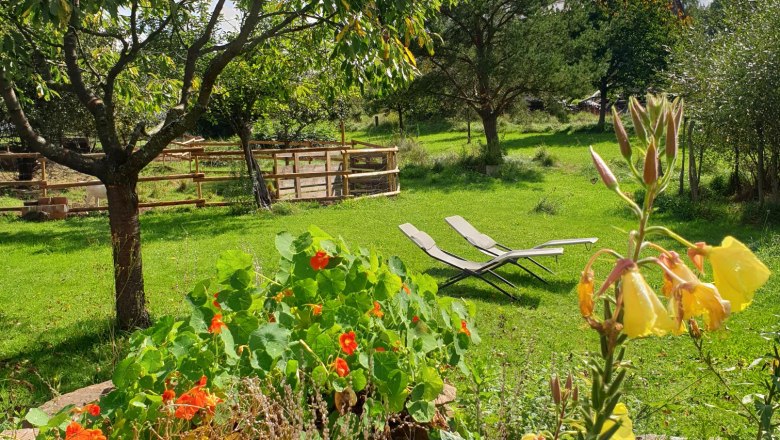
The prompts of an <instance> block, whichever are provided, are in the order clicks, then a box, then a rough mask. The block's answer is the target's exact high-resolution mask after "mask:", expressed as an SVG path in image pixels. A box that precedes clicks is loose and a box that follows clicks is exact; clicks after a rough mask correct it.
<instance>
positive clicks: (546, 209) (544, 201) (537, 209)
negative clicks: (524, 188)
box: [531, 197, 561, 215]
mask: <svg viewBox="0 0 780 440" xmlns="http://www.w3.org/2000/svg"><path fill="white" fill-rule="evenodd" d="M560 205H561V202H560V201H559V200H554V199H552V198H550V197H542V198H541V199H539V202H538V203H537V204H536V205H535V206H534V207H533V208H532V209H531V212H533V213H535V214H546V215H556V214H558V208H559V207H560Z"/></svg>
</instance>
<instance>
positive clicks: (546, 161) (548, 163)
mask: <svg viewBox="0 0 780 440" xmlns="http://www.w3.org/2000/svg"><path fill="white" fill-rule="evenodd" d="M533 161H534V162H536V163H538V164H539V165H541V166H543V167H548V168H549V167H553V166H555V164H556V163H558V159H557V158H556V157H555V156H553V155H552V154H551V153H550V152H549V151H547V148H545V147H541V148H539V149H538V150H536V154H534V158H533Z"/></svg>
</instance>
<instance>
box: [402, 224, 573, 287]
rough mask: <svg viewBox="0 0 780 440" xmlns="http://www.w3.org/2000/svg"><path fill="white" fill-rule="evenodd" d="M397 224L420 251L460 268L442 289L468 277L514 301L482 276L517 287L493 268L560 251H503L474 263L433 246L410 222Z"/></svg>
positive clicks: (561, 249) (429, 239)
mask: <svg viewBox="0 0 780 440" xmlns="http://www.w3.org/2000/svg"><path fill="white" fill-rule="evenodd" d="M398 227H399V228H400V229H401V231H402V232H403V233H404V234H406V236H407V237H409V239H411V240H412V241H413V242H414V243H415V244H416V245H417V246H419V247H420V249H422V250H423V252H425V253H426V254H428V255H429V256H430V257H431V258H433V259H435V260H438V261H440V262H442V263H444V264H447V265H450V266H452V267H454V268H455V269H458V270H459V271H460V273H458V274H457V275H455V276H452V277H450V278H449V279H447V280H446V281H445V282H443V283H441V284H440V285H439V287H440V288H442V289H443V288H445V287H447V286H450V285H452V284H455V283H457V282H458V281H461V280H464V279H466V278H468V277H476V278H479V279H480V280H482V281H484V282H486V283H488V284H490V285H491V286H492V287H494V288H495V289H497V290H498V291H499V292H501V293H503V294H504V295H506V296H508V297H510V298H512V299H514V300H516V299H517V298H516V297H515V296H514V295H512V294H511V293H509V292H507V291H506V290H504V289H502V288H501V287H500V286H498V285H497V284H496V283H494V282H493V281H491V280H490V279H488V278H486V277H485V275H487V274H491V275H493V276H495V277H496V278H498V279H499V280H500V281H503V282H504V283H506V284H508V285H510V286H512V287H513V288H515V289H516V288H517V286H515V285H514V284H512V283H511V282H509V280H507V279H506V278H504V277H502V276H501V275H499V274H497V273H496V272H495V271H494V270H495V269H497V268H499V267H501V266H503V265H505V264H507V263H512V262H513V261H514V260H517V259H519V258H531V257H540V256H557V255H561V254H563V248H551V247H548V248H544V249H528V250H518V251H511V252H504V253H503V254H502V255H499V256H496V257H494V258H493V259H492V260H490V261H486V262H484V263H477V262H475V261H471V260H466V259H464V258H461V257H459V256H457V255H455V254H452V253H450V252H447V251H445V250H442V249H441V248H439V247H438V246H436V242H435V241H434V240H433V238H431V236H430V235H428V234H426V233H425V232H423V231H420V230H419V229H417V228H415V227H414V225H412V224H411V223H404V224H403V225H399V226H398Z"/></svg>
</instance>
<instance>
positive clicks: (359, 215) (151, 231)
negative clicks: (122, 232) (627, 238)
mask: <svg viewBox="0 0 780 440" xmlns="http://www.w3.org/2000/svg"><path fill="white" fill-rule="evenodd" d="M455 137H457V138H456V139H452V138H455ZM355 138H360V137H359V136H355ZM612 139H613V137H612V135H610V134H592V133H587V132H575V133H559V132H549V133H518V132H511V133H506V134H505V135H504V145H506V147H507V151H508V153H509V159H510V160H509V161H508V163H509V164H514V165H507V166H505V167H506V168H505V169H504V171H505V174H503V175H502V174H498V175H496V177H486V176H484V175H483V174H481V173H479V172H478V170H474V169H471V168H469V164H468V161H467V159H463V158H464V157H465V156H466V155H461V154H460V153H459V151H461V148H462V146H461V145H462V144H461V143H460V142H461V140H462V141H463V142H465V136H464V133H463V132H461V131H457V132H441V133H434V132H431V133H430V134H427V135H425V136H420V137H419V138H417V141H418V142H419V143H420V144H421V145H422V146H423V147H424V148H425V149H426V150H428V153H429V159H430V162H428V163H423V164H419V165H407V166H406V167H405V168H404V169H403V171H402V175H401V185H402V193H401V195H400V196H398V197H395V198H380V199H365V200H354V201H348V202H345V203H340V204H335V205H330V206H319V205H283V206H282V207H281V208H275V209H274V211H272V212H263V213H249V214H244V215H231V214H230V213H229V211H228V210H227V209H221V208H213V209H195V208H187V209H173V210H161V211H152V212H147V213H144V214H143V215H142V217H141V226H142V235H143V256H144V273H145V280H146V289H147V295H148V303H149V308H150V309H151V312H152V315H153V316H154V317H155V318H160V317H162V316H164V315H168V314H171V315H173V316H177V317H180V316H182V315H183V314H184V313H185V311H186V306H185V302H184V296H185V294H186V293H187V292H189V291H190V290H191V289H192V288H193V286H194V285H195V283H196V281H198V280H200V279H202V278H204V277H207V276H209V275H210V274H211V272H210V271H211V268H212V267H214V264H215V262H216V259H217V256H218V255H219V254H220V253H222V252H223V251H226V250H240V251H243V252H247V253H249V254H250V255H252V256H253V258H254V262H255V265H256V269H257V270H259V271H261V272H263V273H271V272H272V271H274V270H275V269H277V268H278V265H279V260H278V257H277V256H276V252H275V251H274V237H275V235H276V234H277V233H278V232H280V231H284V230H286V231H290V232H291V233H293V234H300V233H302V232H304V231H305V230H307V228H308V227H309V226H310V225H317V226H318V227H320V228H322V229H324V230H327V231H329V232H330V233H331V234H333V235H334V236H337V237H343V239H344V240H346V241H347V242H349V243H354V244H355V245H357V246H362V247H366V248H368V249H371V248H373V249H377V250H378V251H380V252H381V253H382V254H384V255H387V256H392V255H396V256H399V257H401V259H402V260H403V261H404V263H405V264H406V266H407V267H409V268H410V269H412V270H415V271H419V272H423V273H426V274H428V275H431V276H433V277H434V278H435V279H436V280H437V281H439V282H441V281H443V280H445V279H446V278H447V277H449V276H451V275H453V274H454V273H455V272H454V271H453V270H451V269H450V268H448V267H446V266H443V265H441V264H438V263H436V262H435V261H433V260H431V259H430V258H429V257H428V256H427V255H425V254H424V253H423V252H422V251H420V249H419V248H418V247H417V246H416V245H415V244H414V243H412V242H411V241H409V240H408V239H407V238H406V237H405V236H404V235H403V234H401V232H400V231H399V230H398V229H397V225H399V224H402V223H406V222H410V223H412V224H414V225H415V226H417V227H418V228H419V229H421V230H424V231H426V232H428V233H429V234H430V235H431V236H432V237H433V238H434V239H435V240H436V242H437V243H438V244H439V246H440V247H442V248H443V249H446V250H448V251H451V252H453V253H454V254H457V255H460V256H462V257H465V258H469V259H472V260H475V261H485V260H486V257H484V256H483V255H482V254H480V253H479V252H477V251H476V250H475V249H474V248H472V247H470V246H469V244H468V243H467V242H466V241H465V240H463V239H462V238H461V237H460V236H459V235H457V233H455V232H454V231H453V230H452V229H451V228H450V227H449V226H448V225H447V224H446V223H445V222H444V217H446V216H449V215H456V214H458V215H462V216H463V217H465V218H466V219H467V220H469V221H470V222H471V223H472V224H474V226H475V227H477V228H478V229H479V230H481V231H483V232H485V233H486V234H488V235H490V236H491V237H493V238H496V239H498V240H499V241H501V242H504V243H505V244H507V245H509V246H512V247H516V248H526V247H531V246H535V245H537V244H540V243H543V242H545V241H547V240H550V239H561V238H574V237H590V236H594V237H599V243H598V244H597V245H598V246H599V247H611V248H615V249H618V250H621V249H624V248H625V243H624V241H623V240H624V238H623V237H624V235H623V234H622V233H621V232H620V231H619V230H617V229H627V228H629V227H631V225H632V224H633V223H632V221H631V218H630V217H629V215H628V213H627V212H626V211H625V210H623V209H622V208H621V204H620V201H619V200H617V199H616V198H614V197H612V196H611V194H609V192H608V190H606V189H604V188H603V186H602V185H601V183H600V182H599V181H598V178H597V174H596V171H595V169H594V168H593V166H592V165H591V163H590V158H589V156H588V153H587V147H588V146H589V145H593V146H594V148H595V149H596V150H597V151H599V153H601V154H602V156H603V157H604V158H605V160H607V161H610V160H612V159H615V158H617V157H618V154H619V153H618V148H617V145H616V144H615V143H614V142H613V141H612ZM477 141H478V139H477V138H476V136H475V139H474V142H477ZM445 146H448V147H446V148H445ZM541 147H544V151H545V156H546V155H549V156H551V157H554V159H555V161H554V163H553V164H551V166H544V164H542V163H539V161H534V160H533V158H534V157H535V156H537V155H538V151H539V149H540V148H541ZM511 167H515V168H511ZM616 173H617V174H618V178H620V174H621V171H620V170H616ZM623 189H624V190H625V191H626V192H627V193H629V194H634V192H635V190H636V189H637V188H635V187H632V186H630V185H626V186H625V187H624V188H623ZM670 192H672V193H674V192H675V191H674V190H672V191H670ZM669 203H670V204H673V203H674V202H672V201H670V202H669ZM547 205H552V206H553V207H552V208H550V207H549V206H547ZM679 205H680V206H676V207H675V206H673V205H667V204H660V205H659V211H660V212H659V214H658V217H659V218H658V221H659V222H661V221H662V222H663V223H664V224H667V225H669V226H671V227H672V228H673V229H675V230H677V231H678V232H680V233H681V234H682V235H684V236H686V237H689V238H691V239H693V240H695V241H707V242H710V243H717V242H719V240H720V239H721V238H722V237H723V236H725V235H734V236H735V237H737V238H738V239H740V240H741V241H743V242H745V243H746V244H748V245H749V246H751V247H753V248H754V249H755V250H756V251H757V254H758V255H759V257H760V258H762V259H763V260H764V261H765V262H766V264H767V266H769V267H770V269H772V270H773V271H775V272H776V271H778V269H780V253H778V251H777V249H778V243H780V231H778V229H777V228H776V227H774V226H772V224H771V223H766V222H757V223H756V222H751V223H745V222H743V221H742V218H741V216H740V215H732V214H731V213H732V212H733V211H735V210H741V209H742V208H736V207H733V206H731V205H730V204H728V203H725V204H720V205H718V207H716V208H713V211H714V212H713V213H711V214H712V215H709V214H707V215H705V213H703V212H699V211H696V210H693V209H694V208H692V207H686V206H685V205H684V204H683V203H682V202H679ZM691 210H693V211H691ZM721 211H722V212H721ZM691 212H692V213H691ZM612 225H614V228H613V227H612ZM662 244H664V245H668V246H670V247H671V248H673V249H677V250H678V251H680V252H682V251H683V250H682V249H678V248H677V247H676V246H675V245H674V244H673V243H671V242H668V243H662ZM0 253H2V255H3V258H2V260H1V261H2V263H0V265H1V266H2V267H0V301H1V303H2V304H3V306H2V308H0V329H2V331H3V338H2V339H0V409H2V410H3V412H4V414H5V416H4V417H5V419H6V420H8V419H9V418H10V417H13V416H14V415H18V414H19V413H20V412H21V411H22V410H23V408H24V407H28V406H30V405H37V404H40V403H42V402H44V401H46V400H47V399H49V398H50V397H51V396H52V395H53V394H55V393H61V392H67V391H71V390H73V389H75V388H78V387H80V386H84V385H87V384H91V383H95V382H97V381H101V380H106V379H108V378H110V377H111V373H112V371H113V368H114V366H115V364H116V362H118V361H119V360H120V359H121V358H122V356H123V355H124V354H125V351H126V347H127V342H126V341H127V338H126V335H122V334H115V333H114V332H113V331H112V330H111V326H110V319H111V315H112V307H113V290H112V265H111V255H110V248H109V235H108V220H107V217H106V216H105V215H92V216H86V217H82V218H72V219H69V220H66V221H62V222H47V223H26V222H22V221H20V220H16V219H14V218H12V217H5V218H3V219H1V220H0ZM590 255H591V252H590V251H588V250H587V249H585V248H584V247H569V248H567V249H566V251H565V254H564V255H563V256H561V257H559V259H558V261H557V262H556V261H555V260H553V259H548V260H545V261H543V262H542V263H543V264H545V265H547V266H548V267H550V268H551V269H552V270H553V271H554V272H555V273H554V274H548V273H544V272H542V271H541V270H538V269H536V272H537V273H539V275H541V276H543V277H544V278H545V279H546V280H547V282H548V283H547V284H544V283H541V282H540V281H538V280H536V279H535V278H533V277H531V276H530V275H528V274H527V273H525V272H524V271H522V270H521V269H519V268H516V267H504V268H502V269H501V270H500V272H501V273H502V274H503V275H505V276H506V277H507V278H508V279H509V280H510V281H512V282H513V283H515V284H516V285H517V286H518V290H517V291H516V294H517V295H518V297H519V300H518V301H514V302H513V301H510V300H508V299H507V298H506V297H505V296H503V295H501V294H500V293H498V292H497V291H495V290H494V289H492V288H491V287H490V286H488V285H487V284H485V283H482V282H481V281H479V280H473V279H472V280H467V281H464V282H461V283H459V284H457V285H455V286H451V287H448V288H446V289H444V290H443V291H441V292H440V294H441V295H445V296H452V297H457V298H465V299H467V300H470V301H472V302H473V303H474V304H475V305H476V310H477V315H476V318H475V325H476V327H477V328H478V329H479V332H480V335H481V337H482V340H483V343H482V344H480V345H479V346H475V347H474V349H473V350H472V353H471V354H470V357H469V360H468V361H467V362H468V363H470V364H471V365H472V367H473V368H477V369H481V370H480V371H482V373H481V375H480V377H481V379H480V380H479V382H478V383H477V382H475V381H474V379H473V378H470V377H468V376H466V375H464V374H462V373H457V374H453V375H452V380H453V381H454V382H455V385H456V386H457V387H458V390H459V395H460V396H461V398H462V400H461V401H460V403H459V404H458V405H457V407H456V410H457V411H458V412H459V413H462V414H463V415H464V417H465V418H466V419H467V420H472V421H474V423H476V420H480V421H481V422H482V423H485V426H486V431H487V432H488V433H493V434H495V433H497V432H499V431H502V430H503V431H504V432H513V433H521V432H530V431H538V430H540V429H541V428H544V427H545V424H546V423H548V422H549V420H548V417H549V416H548V415H547V411H546V405H547V404H548V403H549V397H547V395H548V391H547V389H548V386H547V381H548V379H549V375H550V374H551V373H552V372H558V373H560V374H565V373H567V372H572V373H574V374H575V376H577V375H578V376H580V377H581V375H582V371H584V370H583V366H582V357H583V354H584V353H585V352H586V351H587V350H595V349H597V345H596V344H597V341H596V338H595V337H594V335H592V333H593V332H591V331H588V330H587V329H586V328H585V323H584V322H583V321H582V319H581V317H580V315H579V311H578V307H577V298H576V283H577V280H578V279H579V276H580V271H581V270H582V268H583V266H584V265H585V262H586V261H587V259H588V257H589V256H590ZM595 270H596V276H597V277H602V278H603V277H604V276H606V273H605V272H606V271H607V270H608V267H607V265H603V266H601V265H597V266H596V267H595ZM649 281H650V282H651V283H652V284H653V285H654V287H656V288H660V286H661V277H660V275H659V276H657V277H655V278H651V279H650V280H649ZM777 292H778V281H777V279H776V277H772V278H770V281H769V283H768V284H767V286H766V287H764V288H763V289H762V290H761V291H759V292H758V294H757V296H756V300H755V302H754V304H753V305H752V306H751V307H750V308H748V309H747V310H746V311H744V312H742V313H739V314H736V315H734V316H732V317H731V318H730V319H729V321H728V322H727V327H728V328H727V329H726V330H725V331H721V332H717V333H711V334H708V335H707V336H706V341H705V349H706V350H708V351H711V353H712V355H713V358H714V359H715V362H716V364H717V366H718V367H719V368H722V369H723V371H724V373H723V374H724V377H725V379H726V380H727V381H728V382H729V383H730V384H732V385H731V387H730V388H729V389H726V388H724V387H723V385H722V384H720V383H719V382H718V380H717V379H716V378H715V377H713V376H712V375H711V374H710V373H707V372H706V371H705V370H704V369H703V368H702V365H701V364H700V363H698V360H697V359H696V357H697V354H696V350H695V348H694V346H693V344H692V343H691V341H690V340H689V339H688V338H686V337H677V338H671V337H669V338H652V339H646V340H639V341H633V342H631V343H630V344H629V345H628V353H627V358H628V359H631V360H632V363H633V365H634V369H632V370H631V373H630V374H629V377H628V379H627V389H626V391H627V395H626V402H627V405H628V407H629V410H630V412H631V415H632V418H633V419H634V422H635V428H636V429H635V430H636V432H638V433H640V432H644V433H664V434H669V435H677V436H685V437H688V438H697V439H698V438H713V437H720V438H724V439H726V438H729V439H744V438H750V437H754V436H755V435H754V434H751V432H752V431H751V429H752V428H751V427H750V426H748V424H747V422H746V421H745V419H743V418H741V417H740V416H738V415H736V413H735V412H736V411H738V410H739V404H738V402H739V401H740V400H741V398H742V396H744V395H746V394H749V393H752V392H757V391H758V390H759V389H758V388H757V387H756V386H753V385H746V384H750V383H755V382H756V381H758V380H759V379H761V378H763V377H764V376H763V374H765V373H762V371H761V369H760V368H757V367H752V368H751V367H750V365H751V362H752V361H753V359H755V358H757V357H759V356H761V355H763V354H764V353H765V352H767V351H768V349H769V348H770V343H769V342H768V341H766V340H765V339H763V338H762V336H761V332H763V331H769V330H776V327H777V322H778V315H780V301H778V296H777ZM477 401H478V403H479V405H478V406H479V408H480V409H481V414H479V416H477V414H475V408H476V407H477V405H476V403H477ZM0 417H3V416H0Z"/></svg>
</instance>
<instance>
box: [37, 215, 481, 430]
mask: <svg viewBox="0 0 780 440" xmlns="http://www.w3.org/2000/svg"><path fill="white" fill-rule="evenodd" d="M276 247H277V249H278V251H279V253H280V254H281V262H280V264H279V269H278V271H277V272H276V273H275V274H274V275H273V276H272V277H266V276H263V275H261V274H258V273H256V272H255V271H254V269H253V262H252V258H251V257H250V256H249V255H246V254H243V253H241V252H235V251H233V252H227V253H225V254H223V255H222V256H221V257H220V259H219V260H218V261H217V271H216V276H214V277H212V278H210V279H207V280H204V281H201V282H199V283H198V284H196V285H195V288H194V289H193V290H192V292H190V293H189V294H188V295H187V301H188V303H189V304H190V306H191V314H190V316H189V317H188V318H186V319H183V320H176V319H174V318H173V317H170V316H168V317H163V318H161V319H160V320H159V321H158V322H157V323H156V324H155V325H154V326H152V327H151V328H149V329H146V330H143V331H139V332H136V333H135V334H133V335H132V336H131V338H130V350H129V354H128V356H127V357H126V358H125V359H124V360H122V361H121V362H119V364H118V365H117V366H116V369H115V371H114V375H113V382H114V384H115V385H116V390H114V391H112V392H111V393H110V394H108V395H106V396H105V397H103V398H102V399H101V401H100V402H99V405H100V407H101V408H102V413H101V414H100V416H99V417H97V416H88V415H83V414H82V415H81V416H79V417H82V419H81V420H82V421H85V422H87V423H85V425H86V424H90V425H93V426H94V427H96V428H101V427H102V428H104V429H105V430H106V431H107V434H108V436H109V437H111V438H137V437H138V436H139V433H142V435H141V437H146V436H151V432H152V430H154V432H166V433H173V434H174V435H177V434H178V433H185V432H191V433H199V432H201V430H204V429H217V428H219V427H224V425H225V424H226V423H228V421H231V420H233V421H234V423H235V425H234V426H232V429H233V432H241V431H242V430H244V429H250V427H251V426H252V425H254V424H257V423H260V424H262V423H269V422H271V420H268V419H267V417H270V415H268V414H267V413H264V412H262V411H260V412H257V413H252V414H253V416H252V417H254V419H238V418H236V417H235V414H233V413H232V412H235V411H239V409H237V408H240V407H241V405H240V404H238V403H237V402H240V401H241V398H242V395H243V394H245V393H243V391H241V390H245V389H246V386H247V382H246V380H247V378H253V377H257V378H259V379H261V380H262V381H264V382H263V383H265V384H266V385H265V386H266V387H269V389H267V390H263V391H262V392H261V393H260V394H264V395H274V394H277V395H287V396H297V397H294V400H295V401H296V402H298V406H299V408H300V411H301V414H302V416H301V417H304V419H305V420H314V421H315V422H316V423H317V426H318V428H320V429H326V430H330V431H331V432H332V431H334V430H338V429H340V428H339V427H340V426H342V425H341V424H342V423H343V420H344V419H343V418H342V417H340V415H342V414H347V413H350V414H352V415H354V416H355V417H358V418H360V419H361V420H368V421H369V422H370V424H371V425H372V426H374V427H375V428H377V429H378V431H379V432H382V431H383V430H384V429H385V427H386V426H388V428H389V429H392V428H393V426H392V423H390V424H388V423H389V422H388V421H389V420H391V418H392V420H402V421H404V423H405V424H408V423H413V424H423V425H424V426H426V427H427V428H428V429H430V427H431V426H432V425H429V423H430V422H431V421H433V419H434V417H435V416H437V408H436V406H435V405H434V400H435V399H436V398H437V397H438V396H439V395H440V393H441V392H442V389H443V386H444V382H443V379H442V376H441V372H442V371H443V370H444V369H445V368H448V367H455V366H457V367H460V368H461V369H462V370H464V371H465V364H464V355H465V354H466V352H467V350H468V349H469V347H470V346H471V344H473V343H477V342H479V335H478V334H477V331H476V329H475V328H474V324H473V321H472V319H471V317H472V316H474V310H473V306H472V305H470V304H467V303H465V302H464V301H462V300H455V299H452V298H438V297H437V295H436V292H437V285H436V282H435V281H434V280H433V279H432V278H431V277H430V276H428V275H421V274H417V273H413V272H411V271H409V270H407V268H406V267H405V266H404V264H403V263H402V262H401V261H400V260H399V259H398V258H397V257H392V258H390V259H389V260H385V259H383V258H381V257H380V256H379V255H377V254H376V253H374V252H371V251H367V250H365V249H360V250H359V251H357V252H355V253H352V252H350V250H349V249H348V248H347V245H346V244H345V243H343V242H342V241H340V240H334V239H333V238H332V237H330V236H328V235H327V234H325V233H324V232H322V231H321V230H319V229H317V228H314V227H312V228H310V232H307V233H305V234H303V235H301V236H299V237H294V236H292V235H291V234H289V233H281V234H279V235H278V236H277V237H276ZM255 385H257V383H255ZM284 387H289V392H286V391H284ZM250 394H251V393H250ZM254 394H255V395H257V394H258V393H254ZM319 398H321V399H322V401H321V404H318V405H311V402H312V399H313V400H316V399H319ZM317 408H319V409H317ZM72 409H73V408H72V407H66V408H64V409H63V410H62V412H60V413H58V414H56V415H55V416H53V417H51V418H49V417H48V416H46V415H45V414H44V413H43V412H42V411H40V410H37V409H35V410H32V411H30V413H28V415H27V420H28V421H29V422H31V423H32V424H34V425H36V426H39V427H40V428H41V433H42V435H47V434H52V433H58V432H61V431H62V430H64V429H65V427H66V426H67V425H68V423H69V422H70V420H71V410H72ZM239 412H240V411H239ZM158 429H160V430H162V431H160V430H158ZM169 438H170V437H169ZM198 438H201V437H198Z"/></svg>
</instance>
